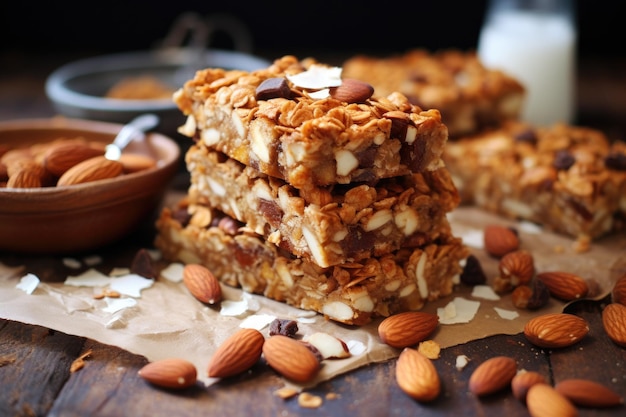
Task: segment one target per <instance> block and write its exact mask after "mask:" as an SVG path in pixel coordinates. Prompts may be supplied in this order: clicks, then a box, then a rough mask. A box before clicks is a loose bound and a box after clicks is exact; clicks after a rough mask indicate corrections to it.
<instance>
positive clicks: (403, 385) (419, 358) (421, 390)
mask: <svg viewBox="0 0 626 417" xmlns="http://www.w3.org/2000/svg"><path fill="white" fill-rule="evenodd" d="M396 382H397V383H398V386H399V387H400V389H402V391H404V392H405V393H406V394H407V395H409V396H410V397H411V398H413V399H415V400H417V401H421V402H428V401H432V400H434V399H435V398H437V397H438V396H439V393H440V391H441V381H440V380H439V374H438V373H437V369H436V368H435V365H433V363H432V361H431V360H430V359H428V358H427V357H426V356H424V355H422V354H421V353H419V352H418V351H417V350H415V349H412V348H404V349H403V350H402V352H401V353H400V356H399V357H398V360H397V362H396Z"/></svg>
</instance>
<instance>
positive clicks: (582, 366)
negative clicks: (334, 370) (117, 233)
mask: <svg viewBox="0 0 626 417" xmlns="http://www.w3.org/2000/svg"><path fill="white" fill-rule="evenodd" d="M57 59H58V58H57ZM9 63H10V64H11V65H10V66H8V67H7V66H6V65H7V64H9ZM0 64H5V69H6V68H9V70H5V71H3V72H0V120H8V119H14V118H27V117H47V116H51V115H54V111H53V109H52V107H51V106H50V103H49V102H48V101H47V99H46V98H45V94H44V90H43V83H44V80H45V76H46V75H47V73H48V70H49V69H50V68H54V66H55V65H56V62H54V61H48V63H47V66H37V67H35V66H33V62H32V61H30V60H26V61H24V60H21V58H18V59H17V61H16V60H15V57H2V58H1V59H0ZM623 69H624V63H623V62H622V61H618V62H610V63H607V62H594V61H590V62H587V63H586V64H585V65H584V66H583V67H582V69H581V72H580V76H579V89H578V91H579V97H582V99H580V100H579V120H580V121H581V123H584V124H586V125H589V126H594V127H597V128H599V129H602V130H604V131H605V132H607V134H608V135H609V136H610V137H612V138H616V139H623V138H624V132H625V131H626V130H625V129H624V121H625V120H626V117H624V116H625V115H624V113H625V112H626V105H624V100H626V95H625V94H624V92H625V86H626V81H625V80H624V79H623V73H624V72H623ZM185 181H186V177H185V176H184V173H181V176H180V178H178V179H177V181H175V182H174V184H173V187H174V188H179V187H184V186H185ZM151 221H152V219H148V220H147V221H146V224H144V225H142V226H141V227H140V228H139V229H138V230H137V231H136V232H135V233H133V234H132V235H131V236H129V237H128V238H127V239H125V240H124V241H123V242H122V243H120V244H117V245H114V246H112V247H110V248H107V249H105V250H104V253H106V256H104V259H107V261H108V262H111V264H112V265H120V264H122V262H125V263H127V264H130V261H131V260H132V257H133V256H134V254H135V252H136V251H137V250H138V249H139V248H142V247H150V245H151V242H152V239H153V236H154V230H153V228H152V223H151ZM0 227H1V225H0ZM0 261H2V262H4V263H7V264H11V265H17V264H22V265H26V267H27V269H28V270H29V271H31V272H33V273H36V274H38V275H39V276H40V277H42V279H44V280H56V279H62V276H63V275H62V274H63V273H64V271H63V270H62V266H61V265H62V264H61V260H60V259H59V258H58V257H54V256H38V257H30V256H19V255H15V254H11V253H0ZM105 266H106V265H103V267H105ZM607 301H608V300H603V301H600V302H593V301H580V302H577V303H574V304H572V305H570V306H569V307H568V310H567V311H568V312H571V313H574V314H578V315H580V316H582V317H584V318H585V319H587V320H588V321H589V323H590V325H591V331H590V333H589V335H588V337H586V338H585V339H584V340H583V341H582V342H581V343H579V344H577V345H575V346H572V347H570V348H565V349H559V350H549V351H546V350H542V349H537V348H534V347H533V346H532V345H530V344H529V343H528V342H527V341H526V339H525V338H524V336H523V335H521V334H518V335H513V336H504V335H498V336H493V337H489V338H486V339H481V340H476V341H472V342H469V343H466V344H463V345H459V346H454V347H450V348H447V349H444V350H443V351H442V352H441V358H440V359H438V360H436V361H435V362H434V363H435V366H436V367H437V370H438V371H439V373H440V376H441V380H442V386H443V390H442V395H441V396H440V397H439V398H438V399H437V400H436V401H434V402H433V403H430V404H427V405H423V404H420V403H418V402H416V401H414V400H412V399H410V398H409V397H408V396H407V395H405V394H404V393H403V392H402V391H400V389H399V388H398V386H397V385H396V383H395V376H394V372H395V361H389V362H385V363H379V364H373V365H370V366H366V367H363V368H361V369H358V370H355V371H352V372H350V373H348V374H346V375H342V376H340V377H337V378H335V379H333V380H331V381H328V382H325V383H322V384H321V385H319V386H317V387H315V388H313V389H310V390H307V391H308V392H310V393H312V394H316V395H320V396H322V397H323V398H324V403H323V405H322V406H321V407H320V408H317V409H306V408H303V407H301V406H300V405H298V403H297V399H296V398H292V399H288V400H283V399H280V398H278V397H277V396H275V395H274V394H273V391H274V390H275V389H277V388H279V387H280V386H281V385H282V383H281V380H280V379H279V378H278V377H277V376H276V375H275V374H274V373H273V371H271V370H269V369H268V368H267V367H266V366H264V364H263V363H262V362H260V363H259V364H258V365H257V366H256V367H255V368H253V370H252V371H251V372H250V373H249V374H246V375H244V376H241V377H236V378H234V379H231V380H226V381H222V382H219V383H217V384H215V385H213V386H211V387H208V388H206V387H203V386H201V385H199V384H198V385H197V386H195V387H192V388H190V389H187V390H184V391H179V392H171V391H167V390H162V389H158V388H155V387H153V386H151V385H149V384H148V383H146V382H145V381H143V380H142V379H140V378H139V377H138V376H137V371H138V370H139V369H140V368H141V367H142V366H143V365H144V364H145V363H146V359H145V358H144V357H141V356H138V355H134V354H131V353H129V352H126V351H124V350H121V349H119V348H117V347H115V346H109V345H104V344H101V343H98V342H95V341H93V340H89V339H86V338H83V337H77V336H72V335H68V334H64V333H61V332H56V331H53V330H49V329H47V328H43V327H40V326H33V325H27V324H24V323H19V322H14V321H8V320H0V387H1V388H0V416H48V417H52V416H62V417H66V416H168V417H169V416H192V415H194V416H195V415H221V416H231V415H232V416H235V415H236V416H240V415H255V416H307V415H311V416H313V415H315V416H330V415H332V416H337V415H345V416H348V415H354V416H357V415H358V416H384V415H389V416H407V415H420V416H433V417H439V416H451V415H463V416H494V417H496V416H497V417H500V416H503V415H506V416H508V417H517V416H520V417H521V416H527V415H528V412H527V410H526V408H525V406H524V404H522V403H521V402H519V401H517V400H516V399H515V398H514V397H513V395H512V393H511V392H510V390H505V391H502V392H500V393H498V394H494V395H492V396H489V397H486V398H482V399H478V398H476V397H475V396H473V395H472V394H471V393H469V391H468V389H467V384H468V379H469V376H470V374H471V372H472V371H473V370H474V369H475V368H476V366H477V365H478V364H480V363H481V362H482V361H483V360H486V359H488V358H490V357H492V356H496V355H508V356H511V357H513V358H515V359H516V360H517V362H518V367H519V368H524V369H527V370H536V371H538V372H540V373H541V374H543V375H544V376H545V377H546V378H547V379H548V380H549V381H550V382H552V383H556V382H558V381H560V380H563V379H566V378H588V379H592V380H595V381H598V382H601V383H603V384H606V385H607V386H609V387H611V388H613V389H615V390H616V391H617V392H619V393H620V394H621V395H622V397H625V398H626V349H623V348H620V347H618V346H616V345H615V344H613V343H612V342H611V341H610V340H609V339H608V338H607V337H606V335H605V333H604V331H603V329H602V324H601V317H600V314H601V309H602V307H603V305H604V304H605V303H606V302H607ZM87 351H91V352H92V353H91V355H90V357H89V358H88V359H87V360H86V365H85V367H84V368H83V369H82V370H80V371H78V372H74V373H70V365H71V363H72V362H73V361H74V360H75V359H76V358H77V357H79V356H80V355H81V354H83V353H85V352H87ZM458 355H466V356H468V357H470V358H471V361H470V363H469V364H468V365H467V366H466V367H465V368H464V369H462V370H457V369H456V367H455V361H456V357H457V356H458ZM200 372H202V370H200ZM328 394H333V395H335V398H326V396H327V395H328ZM579 413H580V415H581V416H606V417H609V416H622V415H625V413H626V408H625V407H623V406H622V407H618V408H610V409H593V408H579Z"/></svg>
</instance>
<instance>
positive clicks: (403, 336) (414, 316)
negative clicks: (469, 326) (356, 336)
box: [378, 311, 439, 349]
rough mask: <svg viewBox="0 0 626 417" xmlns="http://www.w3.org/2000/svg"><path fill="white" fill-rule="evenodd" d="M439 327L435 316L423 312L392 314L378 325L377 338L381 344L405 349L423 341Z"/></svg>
mask: <svg viewBox="0 0 626 417" xmlns="http://www.w3.org/2000/svg"><path fill="white" fill-rule="evenodd" d="M438 325H439V317H438V316H437V315H436V314H431V313H426V312H423V311H408V312H404V313H399V314H394V315H393V316H389V317H387V318H386V319H384V320H383V321H382V322H380V324H379V325H378V336H379V337H380V340H382V342H383V343H385V344H387V345H389V346H392V347H395V348H399V349H402V348H405V347H408V346H415V345H417V344H418V343H419V342H421V341H423V340H425V339H426V338H427V337H428V336H429V335H430V334H431V333H432V332H434V331H435V329H436V328H437V326H438Z"/></svg>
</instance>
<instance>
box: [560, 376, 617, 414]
mask: <svg viewBox="0 0 626 417" xmlns="http://www.w3.org/2000/svg"><path fill="white" fill-rule="evenodd" d="M554 389H556V390H557V391H558V392H559V393H561V394H562V395H563V396H565V397H567V398H569V400H570V401H571V402H572V403H574V404H575V405H579V406H583V407H615V406H618V405H621V404H623V403H624V400H623V399H622V397H620V395H619V394H617V393H616V392H615V391H613V390H612V389H610V388H608V387H606V386H604V385H602V384H600V383H599V382H595V381H591V380H588V379H576V378H573V379H565V380H563V381H561V382H559V383H557V384H556V385H555V386H554Z"/></svg>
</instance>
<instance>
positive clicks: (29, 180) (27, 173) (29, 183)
mask: <svg viewBox="0 0 626 417" xmlns="http://www.w3.org/2000/svg"><path fill="white" fill-rule="evenodd" d="M7 187H8V188H39V187H41V173H40V172H39V171H36V170H32V169H27V168H24V169H20V170H18V171H16V172H14V173H13V174H12V175H11V176H10V177H9V180H8V181H7Z"/></svg>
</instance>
